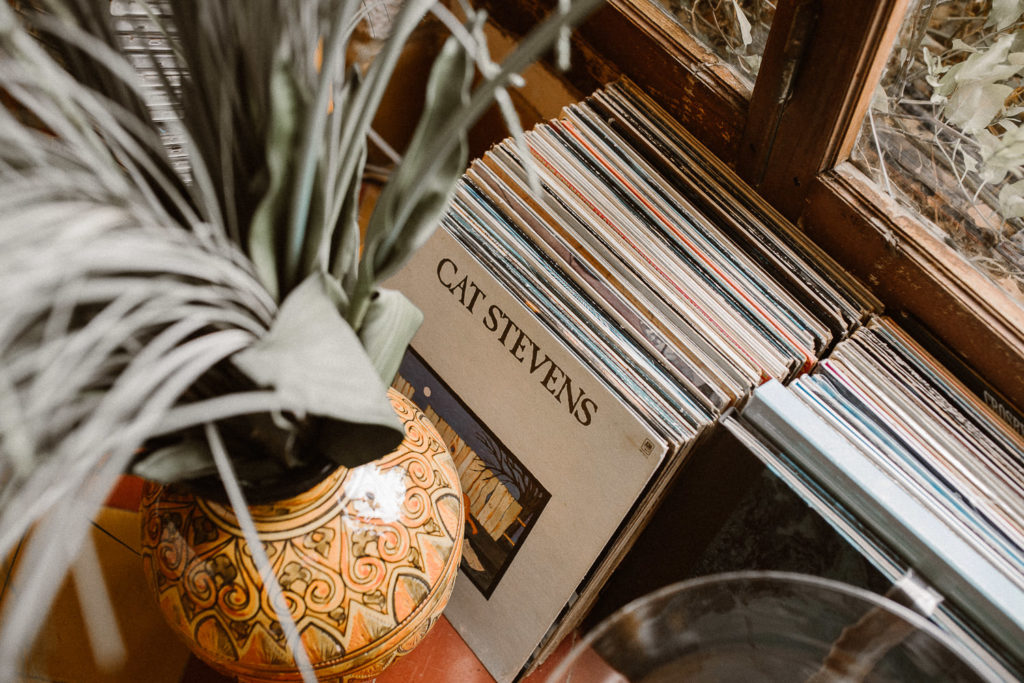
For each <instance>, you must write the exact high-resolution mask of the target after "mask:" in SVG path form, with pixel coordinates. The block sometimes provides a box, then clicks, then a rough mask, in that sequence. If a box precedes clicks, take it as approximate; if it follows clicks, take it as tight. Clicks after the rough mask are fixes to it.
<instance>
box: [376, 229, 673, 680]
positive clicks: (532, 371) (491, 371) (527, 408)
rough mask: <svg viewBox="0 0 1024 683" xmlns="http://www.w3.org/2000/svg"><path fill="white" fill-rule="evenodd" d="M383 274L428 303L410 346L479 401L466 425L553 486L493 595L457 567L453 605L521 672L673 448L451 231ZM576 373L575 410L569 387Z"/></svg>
mask: <svg viewBox="0 0 1024 683" xmlns="http://www.w3.org/2000/svg"><path fill="white" fill-rule="evenodd" d="M386 286H388V287H391V288H395V289H398V290H400V291H402V292H404V293H405V294H406V296H407V297H409V299H410V300H411V301H412V302H413V303H414V304H416V305H417V306H418V307H419V308H420V309H421V310H422V311H423V312H424V322H423V325H422V326H421V328H420V330H419V331H418V332H417V334H416V336H415V338H414V339H413V342H412V348H413V349H414V350H415V351H416V353H417V354H419V355H420V356H421V357H422V358H423V359H424V361H425V362H426V363H427V364H428V365H429V366H430V367H431V368H432V369H433V371H434V372H435V373H436V375H437V378H438V379H439V380H440V381H442V382H443V383H444V385H445V386H446V387H448V388H449V389H450V392H451V393H452V394H453V395H454V396H456V397H457V398H458V401H459V402H460V403H461V404H462V405H464V406H468V407H469V408H470V409H471V413H472V415H473V424H475V425H476V427H472V426H471V427H470V428H469V430H470V431H472V430H473V429H483V428H485V429H486V431H488V432H489V433H492V434H493V435H495V437H497V438H498V439H499V440H500V441H501V443H502V444H504V446H505V447H506V449H507V450H508V452H509V453H511V454H513V455H514V457H515V459H516V460H518V461H519V462H520V463H521V464H522V465H523V467H524V468H525V469H527V470H528V471H529V472H530V473H531V474H532V476H533V477H535V478H536V479H537V480H538V481H539V482H540V484H541V485H542V486H543V487H544V488H545V489H546V490H547V491H548V492H549V494H550V499H549V500H548V501H547V503H546V505H545V507H544V509H543V511H542V512H541V513H540V515H539V517H538V519H537V520H536V522H535V523H534V524H533V526H532V528H531V530H530V533H529V535H528V536H527V537H526V538H525V539H524V540H523V541H522V544H521V546H519V547H518V548H517V551H516V555H515V558H514V559H513V561H512V562H511V563H509V565H508V567H507V568H506V569H505V571H504V573H503V575H502V576H501V580H500V582H499V583H498V584H497V585H496V586H495V587H494V588H493V590H492V592H491V593H490V595H489V596H485V595H484V594H483V593H482V592H481V590H480V589H479V588H478V587H477V586H476V585H475V584H474V583H473V582H471V581H469V580H465V576H460V580H458V581H456V585H455V589H454V593H453V595H452V598H451V601H450V602H449V604H448V607H447V608H446V610H445V615H446V617H447V618H448V619H449V621H450V622H451V623H452V625H453V626H454V627H455V629H456V630H457V631H458V632H459V634H460V635H461V636H462V638H463V639H464V640H465V641H466V642H467V644H468V645H469V646H470V648H472V649H473V651H474V653H475V654H476V655H477V657H479V659H480V660H481V662H483V664H484V666H485V667H486V668H487V669H488V671H489V672H490V673H491V674H492V675H493V676H494V677H495V678H496V679H497V680H499V681H510V680H512V679H513V678H514V677H515V676H516V675H517V674H518V673H519V671H520V669H521V668H522V667H523V665H524V664H525V663H526V662H527V659H528V658H529V657H530V655H531V654H532V653H533V652H534V650H535V648H536V647H537V646H538V645H539V644H540V643H541V642H542V641H543V640H544V637H545V634H546V633H547V631H548V629H549V628H551V626H552V625H553V624H554V623H555V621H556V619H557V617H558V616H559V613H560V612H561V611H562V608H563V607H564V606H565V605H566V604H567V603H569V602H570V601H571V600H572V599H573V597H574V594H575V592H576V590H577V588H578V586H579V584H580V582H581V581H582V580H583V579H584V577H585V576H586V575H587V573H588V572H589V571H590V569H591V567H592V566H593V565H594V563H595V562H596V561H597V560H598V558H599V557H600V556H601V555H602V551H603V550H604V549H605V546H606V545H607V544H608V543H609V541H611V540H613V537H614V536H615V534H616V530H617V529H618V528H619V525H620V524H621V523H622V521H623V520H624V519H625V518H626V517H627V515H628V514H629V512H630V510H631V509H632V508H633V506H634V504H635V503H636V501H637V499H638V498H639V497H640V496H641V494H642V493H643V491H644V489H645V487H646V486H647V483H648V481H649V479H650V478H651V476H652V475H653V474H654V473H655V472H656V471H657V469H658V467H659V466H660V465H661V463H662V461H663V459H664V458H665V457H666V456H667V455H668V454H669V453H670V450H672V448H673V447H672V446H670V444H669V443H668V442H667V441H666V440H665V439H664V438H663V437H662V436H661V435H659V434H658V433H657V431H656V430H655V429H654V428H652V427H651V426H650V425H648V424H647V423H646V422H645V421H644V420H642V419H640V418H638V416H637V415H636V414H634V413H633V412H632V411H630V410H629V409H627V407H626V406H625V405H624V404H623V403H621V402H620V401H619V400H617V399H616V397H615V396H614V395H613V394H612V393H611V392H610V391H609V390H608V389H607V388H606V387H605V385H604V383H603V382H602V381H601V379H600V378H599V377H596V376H595V375H594V374H593V373H592V372H591V371H590V370H589V369H588V368H587V367H585V366H584V365H583V364H582V363H580V362H579V361H578V360H577V359H576V358H575V357H574V356H573V354H572V353H570V352H569V351H568V350H567V349H566V348H565V347H564V346H563V345H562V343H561V342H560V341H558V340H557V339H556V338H555V337H554V336H553V335H551V334H550V333H549V332H548V331H547V330H546V329H545V328H544V327H543V326H542V325H541V324H540V323H539V322H538V321H537V320H536V319H535V318H534V314H533V312H532V311H530V310H529V309H528V308H527V307H525V306H523V305H522V304H521V303H519V302H518V301H517V300H516V299H515V298H514V297H513V296H512V295H511V294H509V293H508V292H507V291H506V290H505V288H504V287H503V286H502V285H501V284H500V283H498V282H497V280H495V279H494V277H493V276H492V275H491V274H490V273H489V272H487V270H486V269H484V268H483V267H481V266H480V264H479V263H478V262H477V261H476V259H475V258H474V257H473V256H472V255H471V254H470V253H469V252H468V251H466V249H464V248H463V247H462V246H461V245H459V244H458V243H457V242H456V241H455V240H454V239H453V238H452V237H451V236H450V235H449V234H448V233H447V232H445V231H444V230H438V231H437V232H436V233H435V234H434V236H433V237H432V238H431V239H430V240H429V241H428V242H427V244H426V245H425V246H424V247H423V248H421V249H420V250H418V251H417V253H416V254H415V255H414V256H413V257H412V259H411V260H410V261H409V263H407V264H406V266H405V267H404V268H403V269H402V270H401V271H400V272H399V273H398V274H397V275H396V276H394V277H393V278H391V279H390V280H389V281H388V282H387V283H386ZM569 380H571V383H572V390H571V392H576V393H574V394H573V395H574V396H575V398H576V404H575V410H571V407H572V406H571V404H569V397H567V396H566V395H565V392H564V391H561V390H560V387H561V386H564V384H565V383H566V382H567V381H569ZM413 388H414V389H415V387H413ZM552 389H554V390H555V393H552ZM571 392H570V393H571ZM558 393H562V398H561V399H559V397H558V395H557V394H558ZM413 399H414V400H417V396H415V395H414V396H413ZM583 399H586V400H589V401H590V402H591V403H589V404H587V410H586V411H584V410H583V403H582V400H583ZM567 404H569V405H567ZM467 526H468V525H467ZM463 573H465V565H464V572H463Z"/></svg>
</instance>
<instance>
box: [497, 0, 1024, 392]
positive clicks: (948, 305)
mask: <svg viewBox="0 0 1024 683" xmlns="http://www.w3.org/2000/svg"><path fill="white" fill-rule="evenodd" d="M482 4H483V5H484V6H486V7H487V9H488V11H489V12H490V13H491V16H492V17H493V19H494V21H495V23H496V24H497V25H498V26H500V27H501V29H502V30H503V31H509V32H510V33H511V34H512V35H516V34H521V33H523V32H524V31H525V30H526V29H527V28H528V27H529V26H530V25H532V24H533V23H535V22H536V21H537V20H539V19H540V18H541V17H543V16H544V15H545V14H546V13H547V12H548V11H550V9H551V7H552V6H553V2H551V1H550V0H482ZM908 4H909V0H856V1H855V2H851V1H850V0H778V2H777V4H776V11H775V17H774V19H773V22H772V27H771V31H770V33H769V36H768V41H767V44H766V46H765V52H764V55H763V57H762V61H761V67H760V71H759V73H758V77H757V81H756V83H755V85H754V88H753V91H752V92H751V91H749V90H748V88H747V87H746V86H745V85H744V84H743V83H742V82H741V81H740V80H739V79H737V78H736V77H735V76H734V75H733V73H732V72H731V71H730V69H729V68H728V67H727V66H726V65H724V64H722V63H720V62H719V61H718V60H717V59H716V58H715V57H714V56H713V55H711V54H710V53H709V52H708V51H707V50H705V49H704V48H703V47H702V46H701V45H700V44H698V43H697V42H696V41H695V40H694V39H692V38H691V37H690V36H689V35H687V34H686V33H685V32H684V31H683V29H682V28H681V27H680V26H679V25H678V24H676V23H675V22H674V21H673V20H672V19H671V18H670V17H668V16H667V15H665V14H664V13H662V12H661V11H660V10H658V9H657V8H655V7H651V6H649V5H647V4H646V2H645V0H609V2H608V4H607V5H605V6H604V7H603V8H602V9H601V10H599V11H598V12H597V13H596V14H595V15H594V16H593V17H592V18H591V19H590V20H588V22H587V23H585V24H584V25H583V26H581V27H580V29H579V30H578V31H577V32H576V34H575V35H574V38H573V51H574V55H573V68H572V69H571V70H570V72H568V73H567V74H566V75H565V78H566V79H567V81H568V82H569V83H571V84H572V85H573V86H574V87H575V89H576V90H577V91H578V92H580V93H588V92H591V91H593V90H594V89H596V88H597V87H599V86H600V85H602V84H604V83H607V82H609V81H611V80H613V79H614V78H616V77H618V76H619V75H626V76H628V77H629V78H631V79H632V80H633V81H635V82H636V83H637V84H639V85H640V86H641V87H642V88H644V89H645V90H646V91H647V92H648V93H649V94H650V95H651V96H652V97H654V98H655V99H656V100H657V101H659V102H660V103H661V104H662V105H663V106H665V107H666V109H668V110H669V111H670V112H671V113H672V114H673V115H674V116H675V117H676V118H677V119H678V120H679V121H680V122H681V123H682V124H683V125H685V126H686V127H687V128H688V129H689V130H691V132H693V133H694V134H695V135H697V136H698V137H699V138H700V139H701V140H702V141H703V142H704V143H705V144H706V145H707V146H708V147H709V148H710V149H711V150H712V151H713V152H714V153H715V154H716V155H718V156H719V157H720V158H721V159H722V160H723V161H725V162H726V163H728V164H730V165H731V166H733V167H734V168H735V169H736V170H737V172H738V173H739V174H740V175H741V176H742V177H743V178H744V179H745V180H747V182H749V183H750V184H751V185H752V186H754V187H755V188H756V189H757V191H758V192H759V193H760V194H761V195H762V196H763V197H765V199H767V200H768V201H769V202H770V203H771V204H772V205H773V206H775V207H776V208H777V209H778V210H779V211H781V212H782V213H783V214H784V215H785V216H787V217H788V218H789V219H790V220H792V221H794V222H795V223H797V225H799V226H800V227H801V228H802V229H803V230H804V231H805V232H806V233H807V234H808V235H810V236H811V237H812V239H814V240H815V241H816V242H817V243H818V244H819V245H820V246H822V247H823V248H824V249H825V250H826V251H828V252H829V253H830V254H831V255H832V257H833V258H835V259H836V260H837V261H838V262H839V263H840V264H841V265H843V266H844V267H846V268H847V269H848V270H850V271H851V272H852V273H854V274H855V275H857V276H858V277H859V278H860V279H861V280H863V281H864V282H866V283H868V284H869V285H870V286H871V288H872V289H873V291H874V292H875V293H876V295H877V296H878V297H879V298H880V299H881V300H882V302H883V303H884V304H885V306H886V312H887V313H888V314H889V315H891V316H893V317H894V318H896V319H897V320H899V319H901V318H905V317H911V318H913V319H915V320H916V322H917V323H919V324H920V325H922V326H923V327H924V328H925V329H927V330H928V331H930V332H931V333H932V334H933V335H934V336H935V337H937V338H938V339H939V340H941V341H942V342H944V343H945V344H946V345H947V346H949V347H950V349H951V350H952V351H953V352H954V353H955V354H956V355H957V356H959V358H960V360H962V361H963V362H964V363H965V364H966V365H967V366H969V367H971V368H973V369H974V370H975V371H976V372H977V373H978V374H979V375H981V376H982V377H984V378H985V379H986V380H987V381H988V382H989V384H991V385H992V387H993V388H994V389H996V391H998V392H999V393H1001V394H1002V395H1003V397H1004V398H1005V399H1007V400H1009V401H1010V402H1011V403H1013V404H1014V405H1016V406H1018V407H1024V310H1022V309H1021V307H1020V306H1019V305H1018V304H1017V303H1016V302H1015V301H1014V300H1013V299H1012V298H1011V297H1010V296H1009V295H1008V294H1006V293H1005V292H1004V291H1003V290H1001V289H1000V288H999V287H997V286H996V285H994V284H993V283H992V282H991V281H990V280H989V279H988V278H986V277H985V276H984V275H982V274H981V273H980V272H978V271H977V270H975V269H974V268H973V267H971V266H970V265H968V264H967V263H966V262H965V261H964V259H963V258H961V257H960V256H959V255H957V254H956V253H955V252H954V251H953V250H952V249H951V248H949V247H948V246H947V245H946V244H944V243H943V241H942V240H941V239H940V238H938V237H936V236H935V234H934V233H933V232H932V231H931V230H930V229H929V228H928V227H927V226H926V225H925V224H924V223H923V222H922V221H921V220H920V219H918V218H917V217H916V216H914V215H912V214H911V213H910V212H909V211H906V210H902V209H900V208H899V207H898V206H896V205H895V203H894V202H892V201H891V200H890V198H889V197H887V196H885V195H884V194H883V193H882V192H879V191H878V189H877V188H876V187H875V186H874V184H873V183H871V182H870V181H869V180H868V179H866V178H865V177H864V176H863V175H862V174H861V173H860V172H859V171H858V170H857V169H856V168H854V167H853V166H852V164H850V163H849V161H848V159H849V155H850V151H851V149H852V148H853V144H854V142H855V140H856V136H857V134H858V132H859V130H860V126H861V122H862V120H863V118H864V116H865V114H866V111H867V107H868V106H869V104H870V100H871V95H872V93H873V91H874V89H875V87H876V85H877V83H878V79H879V77H880V75H881V72H882V70H883V68H884V65H885V62H886V60H887V59H888V56H889V53H890V51H891V49H892V45H893V42H894V41H895V39H896V36H897V34H898V32H899V27H900V24H901V22H902V20H903V15H904V13H905V12H906V9H907V6H908Z"/></svg>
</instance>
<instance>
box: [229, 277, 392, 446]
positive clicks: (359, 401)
mask: <svg viewBox="0 0 1024 683" xmlns="http://www.w3.org/2000/svg"><path fill="white" fill-rule="evenodd" d="M232 362H233V363H234V365H235V366H236V367H238V368H239V369H240V370H241V371H242V372H244V373H245V374H246V375H248V376H249V377H250V378H251V379H252V380H253V381H254V382H256V383H257V384H258V385H260V386H262V387H268V388H272V389H273V390H274V391H275V392H276V393H278V394H279V395H280V397H281V399H282V401H283V403H284V405H285V406H286V408H287V410H289V411H291V412H293V413H295V414H296V415H297V416H298V417H299V418H300V419H301V418H303V417H305V416H306V415H315V416H319V417H322V418H327V420H328V422H334V423H336V424H332V425H329V426H324V427H323V430H325V431H329V432H330V433H331V434H332V435H333V436H332V440H342V441H344V444H343V448H341V450H343V451H344V452H341V450H339V449H334V450H335V451H336V452H335V455H332V456H331V457H332V459H335V460H336V461H337V462H339V463H340V464H345V465H346V466H353V463H355V464H362V463H363V462H368V461H370V460H373V459H375V458H378V457H380V456H382V455H385V454H386V453H388V452H389V451H391V450H392V449H393V448H394V447H395V446H397V445H398V443H400V442H401V439H402V436H403V434H404V432H403V429H402V425H401V423H400V422H399V421H398V418H397V417H396V416H395V413H394V411H393V410H392V408H391V404H390V402H389V401H388V399H387V396H386V387H385V386H384V383H383V382H382V381H381V379H380V376H379V375H378V374H377V372H376V371H375V369H374V365H373V362H372V361H371V360H370V358H369V356H367V354H366V351H365V350H364V349H363V346H362V343H361V342H360V341H359V337H357V336H356V333H355V332H354V331H353V330H352V328H351V327H350V326H349V325H348V324H347V323H346V322H345V320H344V319H343V318H342V317H341V315H340V314H339V313H338V310H337V308H335V305H334V303H333V301H332V298H331V293H330V290H329V288H328V286H327V283H326V276H325V275H323V274H321V273H314V274H312V275H310V276H309V277H307V278H306V280H304V281H303V282H302V283H301V284H300V285H299V286H298V287H296V288H295V290H293V291H292V292H291V294H289V295H288V296H287V297H286V298H285V300H284V302H283V303H282V304H281V308H280V310H279V312H278V316H277V318H276V319H275V320H274V323H273V324H272V325H271V328H270V331H269V332H268V333H267V335H266V336H265V337H263V338H262V339H260V340H259V341H257V342H256V343H255V344H253V345H252V346H250V347H249V348H247V349H245V350H243V351H241V352H239V353H237V354H235V355H234V356H233V357H232ZM339 423H340V424H339ZM339 458H340V459H342V460H344V462H341V461H340V460H339Z"/></svg>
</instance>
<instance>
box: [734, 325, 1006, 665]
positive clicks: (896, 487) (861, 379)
mask: <svg viewBox="0 0 1024 683" xmlns="http://www.w3.org/2000/svg"><path fill="white" fill-rule="evenodd" d="M724 422H726V424H727V425H729V426H731V428H733V429H736V428H737V427H739V429H740V430H742V429H743V428H744V426H746V428H747V433H746V435H745V436H742V437H741V438H746V439H747V440H748V445H750V446H751V448H752V450H755V452H757V453H758V454H759V455H760V456H761V457H762V459H764V460H765V462H766V463H767V464H768V465H769V467H771V468H772V469H773V470H774V471H776V473H778V474H779V475H780V476H782V477H783V478H785V479H786V480H787V481H788V482H790V485H791V487H792V488H794V490H797V491H799V492H801V494H802V495H803V496H804V497H805V499H807V500H808V502H811V503H812V505H813V506H815V507H816V508H817V509H818V510H819V512H820V513H821V514H822V515H824V516H825V517H826V518H827V519H829V520H830V521H831V522H832V523H833V525H834V526H835V527H836V528H837V529H840V530H842V531H843V533H844V534H845V535H846V536H847V538H848V539H849V540H850V541H851V542H852V543H853V544H854V545H855V546H857V547H858V548H859V549H860V550H861V552H862V554H863V555H864V556H866V557H868V558H870V559H872V560H873V561H874V563H875V565H876V566H877V567H878V568H879V569H880V570H882V572H883V573H884V574H886V575H887V576H889V577H890V578H891V579H893V580H896V579H897V578H898V577H899V576H901V575H902V574H904V573H905V572H906V571H907V570H908V569H912V570H913V571H914V572H915V573H916V574H917V576H918V577H919V579H920V580H922V581H923V583H924V584H925V585H927V586H929V587H931V588H932V589H934V590H936V591H937V592H938V594H939V596H941V597H942V603H941V604H940V606H939V608H938V610H937V611H936V614H935V620H936V621H937V622H938V623H940V624H941V625H943V626H944V627H946V628H947V630H949V631H952V632H953V633H955V634H957V635H959V636H960V637H961V639H962V640H963V641H964V642H967V643H971V644H972V645H973V646H974V651H975V653H976V654H977V656H978V657H979V659H980V660H982V661H983V662H984V663H985V664H986V665H987V666H989V667H990V668H991V669H992V670H993V671H995V672H997V674H998V677H1000V678H1006V679H1010V678H1017V677H1018V676H1020V675H1021V673H1022V671H1024V670H1022V669H1021V663H1022V662H1024V439H1022V438H1021V436H1020V435H1019V434H1018V433H1016V432H1015V431H1013V430H1012V429H1010V427H1009V425H1007V424H1006V423H1005V422H1003V421H1002V420H1001V419H999V418H998V417H997V416H996V414H995V413H994V412H993V411H992V410H991V408H990V407H989V406H988V405H986V404H985V403H984V402H982V401H981V400H980V399H979V398H978V397H977V396H975V395H973V394H971V393H970V392H968V391H967V390H966V388H965V387H964V386H963V385H962V384H961V383H960V382H959V381H958V380H956V379H955V378H954V377H953V376H952V375H951V374H950V372H949V371H948V370H947V369H946V368H944V367H943V366H941V365H939V364H937V363H936V362H935V360H934V359H933V358H932V357H931V356H930V355H929V354H928V353H927V352H926V351H925V350H924V349H923V348H922V347H920V346H919V345H918V344H917V343H916V342H914V341H913V340H912V339H910V337H908V336H907V335H906V333H905V332H903V331H902V330H900V328H899V327H898V326H896V325H895V324H894V323H893V322H892V321H891V320H888V319H886V318H876V319H874V320H872V321H870V322H869V323H868V324H867V325H866V326H865V327H863V328H861V329H860V330H858V331H857V332H856V333H854V334H853V335H852V337H851V338H849V339H848V340H846V341H844V342H842V343H840V344H839V345H837V347H836V348H835V350H834V351H833V352H832V353H831V355H830V357H829V358H828V359H825V360H822V361H821V362H820V363H819V365H818V367H817V369H816V370H815V372H814V373H813V374H811V375H807V376H805V377H801V378H799V379H797V380H796V381H794V382H793V383H792V384H791V385H790V386H789V387H782V386H781V385H778V384H771V385H766V386H764V387H761V388H759V389H758V390H757V391H755V392H754V395H753V397H752V398H751V400H750V402H749V404H748V405H747V406H746V407H745V408H744V409H743V411H742V417H741V418H740V419H739V420H735V418H733V417H727V418H726V419H725V420H724ZM751 436H753V438H754V439H755V441H757V440H759V441H760V442H761V443H762V444H767V448H765V447H761V446H759V445H758V444H757V443H756V442H755V443H752V444H751V443H750V438H751ZM1010 672H1015V673H1010Z"/></svg>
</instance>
